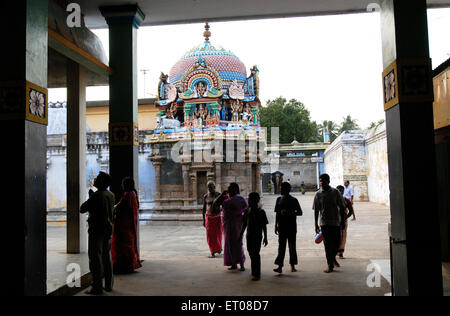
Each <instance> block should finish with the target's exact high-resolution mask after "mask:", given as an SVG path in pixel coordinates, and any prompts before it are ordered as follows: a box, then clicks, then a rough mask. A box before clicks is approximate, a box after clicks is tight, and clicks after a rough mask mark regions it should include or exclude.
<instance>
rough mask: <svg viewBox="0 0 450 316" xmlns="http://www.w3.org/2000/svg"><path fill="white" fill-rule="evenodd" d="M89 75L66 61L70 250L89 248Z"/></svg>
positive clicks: (68, 244) (71, 62)
mask: <svg viewBox="0 0 450 316" xmlns="http://www.w3.org/2000/svg"><path fill="white" fill-rule="evenodd" d="M84 201H86V75H85V70H84V68H83V67H82V66H80V65H79V64H77V63H76V62H74V61H72V60H67V252H68V253H80V252H86V250H87V238H86V237H87V227H86V225H87V224H86V216H85V215H82V214H80V206H81V203H83V202H84Z"/></svg>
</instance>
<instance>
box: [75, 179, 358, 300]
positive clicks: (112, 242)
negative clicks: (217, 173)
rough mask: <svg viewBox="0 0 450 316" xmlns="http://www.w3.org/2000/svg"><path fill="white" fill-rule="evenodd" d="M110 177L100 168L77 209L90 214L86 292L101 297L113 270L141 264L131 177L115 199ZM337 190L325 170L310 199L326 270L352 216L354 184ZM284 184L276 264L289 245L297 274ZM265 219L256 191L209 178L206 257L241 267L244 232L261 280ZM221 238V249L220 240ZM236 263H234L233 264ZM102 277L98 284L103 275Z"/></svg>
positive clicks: (293, 207)
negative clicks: (246, 191)
mask: <svg viewBox="0 0 450 316" xmlns="http://www.w3.org/2000/svg"><path fill="white" fill-rule="evenodd" d="M111 182H112V178H111V176H110V175H108V174H107V173H105V172H100V173H99V175H98V176H97V177H96V179H95V181H94V187H96V188H97V190H96V191H95V192H94V191H93V190H92V189H91V190H89V199H88V200H87V201H86V202H84V203H83V204H82V205H81V208H80V212H81V213H89V218H88V224H89V231H88V232H89V242H88V244H89V246H88V247H89V249H88V255H89V269H90V271H91V273H92V277H93V283H92V288H91V289H90V290H89V291H88V292H87V293H88V294H93V295H100V294H102V293H103V290H105V291H112V289H113V285H114V274H123V273H131V272H133V271H135V270H136V269H139V268H140V267H141V260H140V258H139V251H138V246H137V234H138V216H139V215H138V210H139V200H138V195H137V191H136V188H135V183H134V180H133V179H132V178H129V177H127V178H124V179H123V180H122V192H123V193H122V196H121V198H120V199H119V201H118V202H117V203H116V198H115V195H114V194H113V193H112V192H111V191H109V190H108V187H109V186H110V185H111ZM344 185H345V187H344V186H338V187H337V189H335V188H332V187H331V186H330V177H329V176H328V175H327V174H322V175H321V176H320V186H321V188H320V190H319V191H318V192H317V193H316V195H315V198H314V203H313V209H314V215H315V216H314V218H315V229H316V232H317V233H320V232H321V233H322V234H323V240H324V245H325V253H326V258H327V263H328V268H327V269H326V270H325V272H326V273H330V272H333V270H334V268H336V267H339V266H340V265H339V263H338V262H337V260H336V256H337V255H339V257H340V258H343V254H344V250H345V240H346V235H347V232H346V231H347V219H348V218H350V217H352V216H353V220H355V219H356V217H355V213H354V210H353V207H352V204H353V188H352V187H351V186H350V183H349V182H348V181H346V182H345V183H344ZM290 191H291V185H290V184H289V182H283V183H282V184H281V192H280V193H281V196H280V197H278V198H277V200H276V204H275V213H276V217H275V234H276V235H278V256H277V258H276V259H275V265H277V267H276V268H275V269H274V270H273V271H274V272H276V273H279V274H281V273H282V271H283V265H284V258H285V253H286V247H287V246H289V264H290V266H291V271H292V272H296V271H297V269H296V265H298V257H297V250H296V240H297V217H298V216H302V215H303V212H302V208H301V207H300V204H299V202H298V200H297V199H296V198H295V197H293V196H292V195H291V194H290ZM268 224H269V221H268V219H267V216H266V213H265V211H264V210H263V209H262V208H261V206H260V195H259V194H258V193H257V192H252V193H250V194H249V196H248V201H247V200H246V199H245V198H244V197H243V196H241V195H240V189H239V185H238V184H237V183H231V184H230V185H229V186H228V189H227V190H225V191H223V192H222V193H219V192H217V191H216V187H215V183H214V182H213V181H210V182H208V193H207V194H205V196H204V203H203V225H204V226H205V228H206V237H207V243H208V245H209V249H210V252H211V256H210V257H211V258H214V257H216V255H218V254H221V253H222V251H223V252H224V265H225V266H228V267H229V270H237V269H239V270H240V271H245V265H244V264H245V260H246V257H245V253H244V248H243V237H244V233H245V231H247V234H246V241H247V251H248V254H249V256H250V259H251V274H252V280H255V281H257V280H260V278H261V256H260V251H261V246H262V245H264V246H267V245H268V238H267V225H268ZM223 237H224V247H222V240H223V239H222V238H223ZM238 266H239V267H238ZM103 278H104V279H105V286H104V287H103V282H102V279H103Z"/></svg>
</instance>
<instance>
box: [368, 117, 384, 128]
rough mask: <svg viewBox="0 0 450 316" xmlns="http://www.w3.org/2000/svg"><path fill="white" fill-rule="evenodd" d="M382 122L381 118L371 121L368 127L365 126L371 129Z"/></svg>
mask: <svg viewBox="0 0 450 316" xmlns="http://www.w3.org/2000/svg"><path fill="white" fill-rule="evenodd" d="M383 123H384V119H382V120H379V121H378V122H376V123H375V122H372V123H370V125H369V127H368V128H367V129H372V128H374V127H378V126H380V125H381V124H383Z"/></svg>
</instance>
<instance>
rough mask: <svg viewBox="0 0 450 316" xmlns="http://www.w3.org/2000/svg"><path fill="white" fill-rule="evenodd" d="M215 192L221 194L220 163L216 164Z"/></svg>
mask: <svg viewBox="0 0 450 316" xmlns="http://www.w3.org/2000/svg"><path fill="white" fill-rule="evenodd" d="M216 191H217V192H220V193H222V163H220V162H217V163H216Z"/></svg>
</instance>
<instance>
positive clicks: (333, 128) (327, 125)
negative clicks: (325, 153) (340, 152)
mask: <svg viewBox="0 0 450 316" xmlns="http://www.w3.org/2000/svg"><path fill="white" fill-rule="evenodd" d="M324 129H326V130H328V135H329V136H330V143H332V142H334V140H335V139H336V138H337V137H338V136H339V129H340V127H339V125H337V124H336V123H335V122H333V121H327V120H325V121H323V122H322V124H320V125H319V131H318V132H319V136H320V138H321V139H323V130H324Z"/></svg>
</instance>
